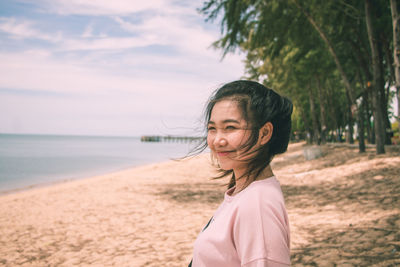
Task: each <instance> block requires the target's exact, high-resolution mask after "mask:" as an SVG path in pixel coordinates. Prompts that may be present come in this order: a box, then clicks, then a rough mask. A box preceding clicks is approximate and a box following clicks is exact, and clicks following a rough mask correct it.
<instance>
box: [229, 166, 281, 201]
mask: <svg viewBox="0 0 400 267" xmlns="http://www.w3.org/2000/svg"><path fill="white" fill-rule="evenodd" d="M236 174H237V173H236V172H235V179H236V180H235V190H234V191H233V193H232V195H235V194H237V193H239V192H240V191H242V190H244V189H245V188H246V187H247V186H249V185H250V184H251V183H252V182H254V181H259V180H264V179H267V178H269V177H271V176H274V173H273V172H272V169H271V165H268V166H267V167H265V168H264V169H263V170H262V172H261V173H260V174H259V175H258V176H257V177H254V178H253V177H242V176H243V174H241V176H236ZM251 178H253V179H251Z"/></svg>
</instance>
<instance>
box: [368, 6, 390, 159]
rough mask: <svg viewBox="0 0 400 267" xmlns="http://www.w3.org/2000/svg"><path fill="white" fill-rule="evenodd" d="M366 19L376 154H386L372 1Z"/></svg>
mask: <svg viewBox="0 0 400 267" xmlns="http://www.w3.org/2000/svg"><path fill="white" fill-rule="evenodd" d="M364 3H365V19H366V24H367V31H368V39H369V43H370V47H371V56H372V69H373V77H374V80H373V84H372V104H373V113H374V126H375V139H376V153H377V154H384V153H385V123H384V118H383V114H382V107H381V103H382V100H381V97H382V96H381V94H380V90H381V86H383V83H382V81H383V77H382V75H381V73H382V72H381V67H380V65H381V64H382V61H381V60H380V58H379V50H378V43H377V42H378V40H377V39H376V38H377V36H376V34H375V29H374V25H373V23H372V3H371V0H365V1H364Z"/></svg>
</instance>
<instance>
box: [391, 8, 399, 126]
mask: <svg viewBox="0 0 400 267" xmlns="http://www.w3.org/2000/svg"><path fill="white" fill-rule="evenodd" d="M390 7H391V10H392V21H393V61H394V76H395V86H396V93H397V94H396V95H397V121H398V122H399V125H400V17H399V8H398V5H397V0H390Z"/></svg>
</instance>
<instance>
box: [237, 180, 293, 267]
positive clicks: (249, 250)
mask: <svg viewBox="0 0 400 267" xmlns="http://www.w3.org/2000/svg"><path fill="white" fill-rule="evenodd" d="M279 189H280V188H279ZM247 193H250V192H247ZM265 194H267V195H265ZM281 195H282V193H281V192H280V190H279V191H277V190H274V188H273V189H272V190H267V192H261V193H260V192H257V191H255V192H253V194H251V193H250V194H246V197H244V198H243V199H241V204H240V205H239V206H238V211H237V212H238V216H237V217H236V219H235V222H234V228H233V237H234V243H235V247H236V251H237V253H238V257H239V259H240V262H241V266H246V267H259V266H260V267H261V266H263V267H264V266H289V265H290V238H289V225H288V219H287V214H286V209H285V206H284V202H283V197H282V196H281ZM266 196H267V197H266Z"/></svg>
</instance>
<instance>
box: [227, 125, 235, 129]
mask: <svg viewBox="0 0 400 267" xmlns="http://www.w3.org/2000/svg"><path fill="white" fill-rule="evenodd" d="M225 129H226V130H235V129H237V128H236V126H233V125H228V126H226V127H225Z"/></svg>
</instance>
